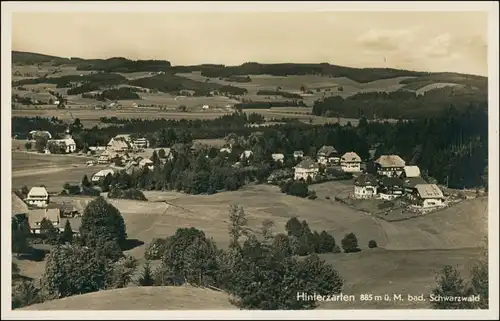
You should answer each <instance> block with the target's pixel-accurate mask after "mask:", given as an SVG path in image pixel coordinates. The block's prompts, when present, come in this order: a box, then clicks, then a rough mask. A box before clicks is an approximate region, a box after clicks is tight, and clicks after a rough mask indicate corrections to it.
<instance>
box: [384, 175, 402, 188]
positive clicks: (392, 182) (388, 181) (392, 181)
mask: <svg viewBox="0 0 500 321" xmlns="http://www.w3.org/2000/svg"><path fill="white" fill-rule="evenodd" d="M380 183H381V184H382V185H383V186H403V184H404V181H403V180H402V179H401V178H398V177H384V178H382V180H381V181H380Z"/></svg>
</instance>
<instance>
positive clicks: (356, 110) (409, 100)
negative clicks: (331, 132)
mask: <svg viewBox="0 0 500 321" xmlns="http://www.w3.org/2000/svg"><path fill="white" fill-rule="evenodd" d="M450 106H454V107H455V108H457V109H459V110H465V109H466V108H468V107H469V106H474V107H478V108H482V109H485V110H487V108H488V94H487V92H484V91H479V90H476V89H473V88H455V87H445V88H439V89H432V90H429V91H427V92H425V93H424V94H421V95H417V94H416V93H414V92H411V91H406V90H399V91H395V92H390V93H385V92H366V93H358V94H355V95H353V96H349V97H347V98H342V97H340V96H332V97H327V98H325V99H322V100H318V101H316V102H315V103H314V105H313V108H312V113H313V115H317V116H327V117H347V118H359V117H366V118H368V119H373V118H396V119H399V118H403V119H412V118H425V117H428V116H431V115H434V116H435V115H439V114H440V113H442V111H443V110H446V109H447V108H448V107H450Z"/></svg>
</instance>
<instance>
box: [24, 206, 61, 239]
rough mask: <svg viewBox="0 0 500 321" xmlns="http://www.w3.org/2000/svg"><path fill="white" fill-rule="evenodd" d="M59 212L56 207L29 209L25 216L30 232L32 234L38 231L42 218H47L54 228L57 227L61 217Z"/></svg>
mask: <svg viewBox="0 0 500 321" xmlns="http://www.w3.org/2000/svg"><path fill="white" fill-rule="evenodd" d="M60 212H61V211H60V209H58V208H47V209H36V210H30V211H29V212H28V215H27V216H28V223H29V226H30V229H31V232H32V233H34V234H39V233H40V226H41V223H42V220H43V219H44V218H45V219H48V220H49V221H50V222H51V223H52V225H54V227H55V228H58V226H59V221H60V218H61V215H60V214H61V213H60Z"/></svg>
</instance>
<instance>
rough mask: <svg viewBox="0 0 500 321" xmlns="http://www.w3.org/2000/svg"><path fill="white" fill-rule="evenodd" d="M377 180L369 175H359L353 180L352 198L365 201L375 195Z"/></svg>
mask: <svg viewBox="0 0 500 321" xmlns="http://www.w3.org/2000/svg"><path fill="white" fill-rule="evenodd" d="M377 185H378V182H377V179H376V178H375V177H374V176H373V175H371V174H361V175H359V176H358V177H357V178H356V179H355V180H354V198H357V199H366V198H373V197H375V196H376V195H377V187H378V186H377Z"/></svg>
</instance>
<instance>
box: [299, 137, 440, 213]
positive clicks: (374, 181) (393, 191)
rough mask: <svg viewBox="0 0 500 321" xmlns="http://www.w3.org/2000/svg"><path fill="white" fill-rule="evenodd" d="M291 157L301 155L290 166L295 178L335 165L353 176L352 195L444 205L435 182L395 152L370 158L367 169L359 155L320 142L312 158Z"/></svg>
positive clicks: (315, 175)
mask: <svg viewBox="0 0 500 321" xmlns="http://www.w3.org/2000/svg"><path fill="white" fill-rule="evenodd" d="M294 157H295V158H296V159H297V158H303V159H302V161H301V162H300V163H299V164H297V166H295V167H294V171H295V173H294V179H295V180H300V179H302V180H307V179H308V178H311V179H313V180H314V179H315V178H316V177H317V176H318V175H319V173H320V169H321V167H323V168H325V167H336V168H338V169H340V170H341V171H343V172H346V173H352V174H354V175H355V176H356V179H355V181H354V191H353V193H352V197H354V198H356V199H370V198H377V199H383V200H393V199H395V198H398V197H401V196H403V195H405V196H406V197H407V199H408V200H409V202H410V203H411V205H412V206H415V207H418V208H432V207H439V206H443V205H444V201H445V197H444V194H443V192H442V191H441V189H440V188H439V187H438V186H437V185H436V184H429V183H427V182H426V181H425V180H424V179H423V178H422V177H421V175H420V169H419V168H418V166H408V165H406V163H405V161H404V160H403V159H401V157H399V156H398V155H382V156H380V157H379V158H378V159H376V160H375V161H374V162H373V167H374V170H372V171H371V173H368V172H367V170H366V166H365V165H364V164H363V162H362V160H361V157H360V156H359V155H357V154H356V153H355V152H347V153H345V154H343V155H340V153H338V152H337V150H336V149H335V148H334V147H333V146H323V147H322V148H321V149H320V150H319V151H318V152H317V154H316V159H314V158H312V157H305V158H304V153H303V152H302V151H296V152H294Z"/></svg>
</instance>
